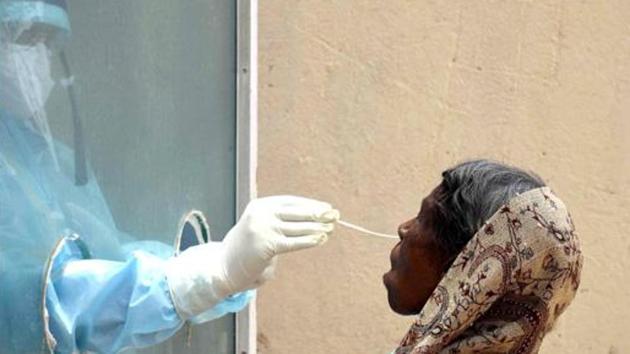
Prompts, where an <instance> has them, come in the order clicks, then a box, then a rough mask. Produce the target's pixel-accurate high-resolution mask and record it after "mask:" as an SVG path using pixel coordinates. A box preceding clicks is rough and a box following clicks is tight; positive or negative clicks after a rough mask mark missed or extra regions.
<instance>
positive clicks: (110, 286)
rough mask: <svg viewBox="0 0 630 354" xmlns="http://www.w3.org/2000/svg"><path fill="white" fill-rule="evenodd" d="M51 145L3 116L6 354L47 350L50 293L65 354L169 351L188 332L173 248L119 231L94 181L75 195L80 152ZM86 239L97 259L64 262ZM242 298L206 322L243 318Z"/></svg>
mask: <svg viewBox="0 0 630 354" xmlns="http://www.w3.org/2000/svg"><path fill="white" fill-rule="evenodd" d="M55 150H56V153H57V157H58V160H59V167H57V166H56V165H55V163H54V162H53V159H52V156H51V155H52V154H51V152H50V150H49V147H48V145H47V144H46V141H45V140H44V139H43V138H42V137H41V136H40V135H39V134H37V133H35V132H34V131H32V130H31V129H30V128H29V127H28V126H27V123H26V122H25V120H22V119H17V118H15V117H12V116H11V115H10V114H8V113H7V112H6V111H3V110H2V109H0V353H2V354H5V353H8V354H14V353H20V354H22V353H40V352H42V350H45V348H46V344H45V341H44V338H45V334H44V319H43V318H42V317H43V316H42V308H41V306H42V305H41V304H42V300H43V299H42V297H43V295H42V294H43V290H44V289H45V290H46V309H47V310H48V315H49V327H50V330H51V334H52V337H54V342H56V346H55V352H57V353H70V352H75V351H93V352H98V353H116V352H118V351H120V350H122V349H124V348H127V347H145V346H150V345H153V344H156V343H158V342H161V341H163V340H165V339H167V338H169V337H170V336H171V335H173V334H174V333H175V332H176V331H177V330H178V329H179V328H181V327H182V325H183V323H184V321H183V320H182V319H181V318H180V317H179V315H178V314H177V313H176V311H175V307H174V305H173V302H172V300H171V298H170V294H169V290H168V285H167V282H166V277H165V273H164V267H165V259H166V258H168V257H169V256H170V255H172V254H173V252H172V248H171V247H170V246H167V245H164V244H161V243H158V242H134V240H133V238H131V237H129V236H127V235H125V234H124V233H122V232H120V231H119V230H117V229H116V227H115V223H114V220H113V218H112V215H111V213H110V211H109V209H108V207H107V204H106V202H105V199H104V197H103V194H102V193H101V190H100V189H99V187H98V185H97V183H96V182H95V179H94V178H93V176H91V178H90V181H89V182H88V184H87V185H85V186H75V185H74V179H73V176H72V175H71V173H68V172H70V171H73V168H72V166H73V165H72V163H73V158H72V157H73V155H72V152H71V151H70V150H69V149H68V148H67V147H65V146H63V145H61V144H56V145H55ZM71 234H76V235H79V237H80V239H81V241H82V244H85V245H86V246H87V247H86V248H87V249H86V250H85V251H86V253H87V254H89V258H90V259H81V257H76V255H72V254H70V253H69V254H68V255H64V254H61V255H60V256H59V257H57V259H55V263H54V268H53V272H52V274H51V277H50V278H46V277H45V276H44V269H45V265H46V262H47V260H48V259H49V257H50V253H51V251H52V249H53V248H54V246H55V244H56V243H57V242H58V241H59V239H60V238H62V237H64V236H69V235H71ZM252 296H253V293H252V292H247V293H241V294H236V295H234V296H231V297H229V298H227V299H226V300H224V301H223V302H222V303H220V304H218V305H217V306H216V307H215V308H213V309H210V310H209V311H208V312H207V313H204V314H202V315H200V316H199V318H198V319H197V321H196V322H202V321H207V320H211V319H214V318H217V317H220V316H222V315H224V314H226V313H228V312H237V311H239V310H241V309H242V308H243V307H244V306H245V305H246V304H247V303H248V301H249V299H250V298H251V297H252Z"/></svg>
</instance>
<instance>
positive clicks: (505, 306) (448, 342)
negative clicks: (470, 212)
mask: <svg viewBox="0 0 630 354" xmlns="http://www.w3.org/2000/svg"><path fill="white" fill-rule="evenodd" d="M581 268H582V254H581V251H580V245H579V241H578V238H577V236H576V234H575V232H574V225H573V221H572V220H571V216H570V215H569V213H568V212H567V209H566V207H565V205H564V203H563V202H562V201H561V200H560V199H558V198H557V197H556V196H555V195H554V194H553V193H552V192H551V190H550V189H549V188H548V187H543V188H539V189H535V190H531V191H528V192H526V193H523V194H521V195H519V196H517V197H515V198H513V199H512V200H510V202H509V203H508V204H507V205H505V206H504V207H502V208H501V209H500V210H499V211H497V212H496V213H495V214H494V215H493V216H492V217H491V218H490V219H489V220H488V221H487V222H486V223H485V225H484V226H483V227H482V228H481V229H480V230H479V231H478V232H477V234H476V235H475V236H473V238H472V239H471V240H470V242H469V243H468V244H467V245H466V247H464V249H463V250H462V251H461V253H460V254H459V256H458V257H457V259H456V260H455V262H454V263H453V265H452V266H451V268H450V269H449V270H448V272H447V273H446V275H445V276H444V278H443V279H442V281H441V282H440V284H439V285H438V286H437V288H436V289H435V291H434V292H433V295H432V296H431V298H430V299H429V301H428V302H427V304H426V305H425V306H424V308H423V309H422V311H421V312H420V314H419V316H418V317H417V319H416V321H415V322H414V324H413V325H412V326H411V328H410V329H409V331H408V332H407V334H406V335H405V337H404V338H403V340H402V342H401V344H400V347H399V348H398V349H397V350H396V351H395V353H397V354H407V353H410V354H420V353H453V354H455V353H487V352H492V353H519V354H521V353H536V352H537V351H538V348H539V347H540V344H541V341H542V339H543V336H544V335H545V334H546V333H547V332H548V331H549V330H550V329H551V327H552V326H553V323H554V322H555V320H556V319H557V318H558V316H559V315H560V314H561V313H562V312H563V311H564V310H565V308H566V307H567V306H568V305H569V303H570V302H571V301H572V300H573V298H574V296H575V293H576V291H577V288H578V285H579V283H580V271H581Z"/></svg>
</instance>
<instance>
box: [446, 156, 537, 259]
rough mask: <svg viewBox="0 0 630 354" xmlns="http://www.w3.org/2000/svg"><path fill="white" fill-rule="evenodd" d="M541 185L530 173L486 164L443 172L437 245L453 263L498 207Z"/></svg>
mask: <svg viewBox="0 0 630 354" xmlns="http://www.w3.org/2000/svg"><path fill="white" fill-rule="evenodd" d="M544 185H545V183H544V182H543V181H542V179H541V178H540V177H538V176H537V175H535V174H533V173H528V172H525V171H523V170H521V169H519V168H516V167H512V166H507V165H504V164H501V163H498V162H494V161H490V160H475V161H468V162H464V163H461V164H459V165H457V166H455V167H453V168H450V169H448V170H446V171H444V172H443V173H442V184H441V185H440V194H439V197H438V204H437V205H438V207H437V209H438V220H439V222H438V223H437V224H438V225H437V227H438V230H437V234H438V239H439V242H441V244H442V246H443V247H444V249H445V251H446V252H447V253H448V254H449V255H451V257H452V258H453V259H454V258H455V257H456V256H457V255H458V254H459V252H460V251H461V250H462V248H463V247H464V246H465V245H466V243H468V241H469V240H470V239H471V238H472V237H473V235H474V234H475V233H476V232H477V230H479V228H480V227H481V226H482V225H483V224H484V223H485V222H486V221H487V220H488V219H489V218H490V217H491V216H492V215H493V214H494V213H495V212H496V211H497V210H499V208H500V207H501V206H503V205H505V204H507V202H508V201H509V200H510V199H512V197H514V196H516V195H517V194H520V193H524V192H527V191H528V190H531V189H535V188H539V187H543V186H544Z"/></svg>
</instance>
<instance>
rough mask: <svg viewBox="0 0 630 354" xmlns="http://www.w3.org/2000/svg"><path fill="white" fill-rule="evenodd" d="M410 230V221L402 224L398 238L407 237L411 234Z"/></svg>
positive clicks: (399, 227)
mask: <svg viewBox="0 0 630 354" xmlns="http://www.w3.org/2000/svg"><path fill="white" fill-rule="evenodd" d="M409 228H410V223H409V221H407V222H404V223H402V224H400V226H398V236H400V238H401V239H402V238H404V237H405V236H407V234H408V233H409Z"/></svg>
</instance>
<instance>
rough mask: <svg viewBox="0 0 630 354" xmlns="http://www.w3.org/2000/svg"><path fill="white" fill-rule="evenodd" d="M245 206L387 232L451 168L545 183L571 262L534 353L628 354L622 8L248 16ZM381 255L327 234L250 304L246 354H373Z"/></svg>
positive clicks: (629, 84)
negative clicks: (525, 171)
mask: <svg viewBox="0 0 630 354" xmlns="http://www.w3.org/2000/svg"><path fill="white" fill-rule="evenodd" d="M259 45H260V59H259V63H260V87H259V89H260V157H259V159H260V161H259V163H260V166H259V171H258V179H259V191H260V195H270V194H276V193H294V194H301V195H306V196H311V197H315V198H319V199H322V200H325V201H329V202H331V203H332V204H334V205H335V206H336V207H337V208H339V209H340V210H341V212H342V216H343V217H344V218H345V219H347V220H349V221H352V222H356V223H360V224H362V225H365V226H367V227H369V228H372V229H375V230H380V231H385V232H394V231H395V229H396V226H397V225H398V223H399V222H401V221H402V220H404V219H405V218H407V217H410V216H412V215H414V214H415V213H416V212H417V209H418V207H419V203H420V200H421V199H422V197H423V196H424V195H425V194H427V193H428V192H429V191H430V189H431V188H432V187H433V186H434V185H436V184H437V183H438V182H439V180H440V172H441V171H442V170H443V169H445V168H447V167H449V166H451V165H453V164H454V163H456V162H459V161H462V160H465V159H468V158H473V157H490V158H494V159H498V160H502V161H506V162H509V163H512V164H516V165H518V166H521V167H525V168H529V169H532V170H534V171H536V172H538V173H539V174H540V175H542V176H543V177H545V179H546V180H547V181H548V183H549V184H550V185H551V186H552V187H553V188H554V189H555V191H556V192H557V193H558V194H559V195H560V196H561V197H562V198H563V199H564V200H565V202H566V203H567V204H568V205H569V207H570V208H571V210H572V213H573V216H574V218H575V221H576V225H577V228H578V231H579V234H580V235H581V238H582V242H583V250H584V252H585V254H586V263H585V267H584V272H583V281H582V286H581V288H580V290H579V294H578V296H577V298H576V300H575V301H574V303H573V305H572V306H571V307H570V308H569V310H568V311H567V313H565V315H564V316H563V317H562V318H561V320H560V322H559V324H558V326H557V328H556V330H555V331H554V332H552V333H551V334H549V335H548V337H547V339H546V341H545V343H544V345H543V349H542V352H543V353H628V352H630V336H629V335H627V330H628V326H629V325H630V309H629V307H628V304H630V302H629V301H630V282H629V280H630V279H629V276H628V275H627V274H629V273H628V271H627V268H628V267H629V266H630V257H629V255H630V236H629V234H628V230H629V229H630V217H629V216H630V177H629V174H630V157H629V156H630V143H629V142H628V140H630V2H629V1H626V0H619V1H599V0H598V1H578V0H565V1H552V0H548V1H537V0H535V1H534V0H533V1H468V0H461V1H402V0H395V1H394V0H387V1H385V0H381V1H359V0H356V1H354V0H336V1H331V0H328V1H295V0H276V1H261V2H260V43H259ZM392 246H393V242H390V241H388V240H378V239H369V238H364V237H362V236H360V235H358V234H357V233H355V232H353V231H349V230H345V229H342V228H341V227H339V229H338V230H337V231H336V233H335V234H334V237H332V239H331V240H330V241H329V242H328V243H327V244H326V245H325V246H324V247H322V248H319V249H316V250H310V251H306V252H302V253H300V254H294V255H288V256H286V257H283V258H282V259H281V260H280V264H279V268H278V273H277V279H276V280H275V281H273V282H271V283H269V284H267V285H266V286H265V287H263V288H262V289H261V291H260V297H259V300H258V305H259V330H260V333H259V347H260V352H261V353H311V354H318V353H321V354H329V353H388V352H389V351H390V350H392V349H393V348H394V347H395V346H396V344H397V342H398V341H399V339H400V338H401V337H402V335H403V334H404V333H405V331H406V329H407V326H408V325H409V324H410V323H411V321H412V318H410V317H401V316H397V315H396V314H394V313H393V312H391V311H390V310H389V308H388V306H387V301H386V296H385V295H386V293H385V290H384V288H383V286H382V285H381V280H380V277H381V275H382V273H383V272H385V271H386V270H387V269H388V267H389V263H388V254H389V251H390V249H391V247H392Z"/></svg>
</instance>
